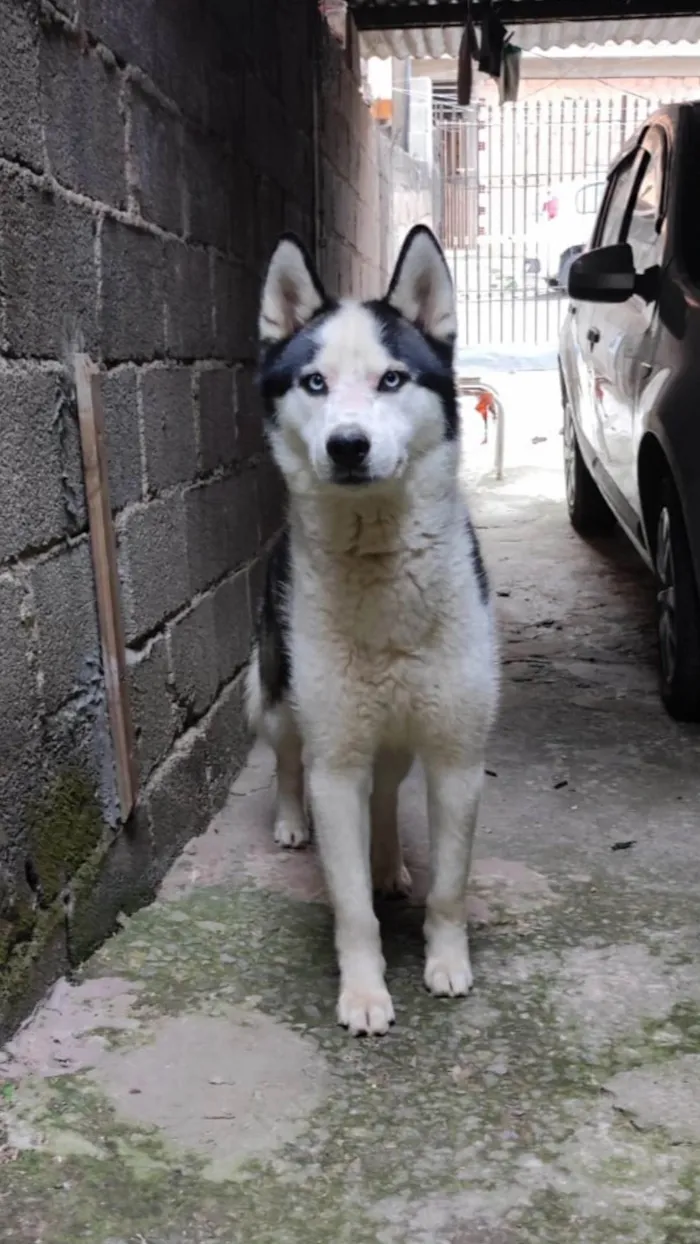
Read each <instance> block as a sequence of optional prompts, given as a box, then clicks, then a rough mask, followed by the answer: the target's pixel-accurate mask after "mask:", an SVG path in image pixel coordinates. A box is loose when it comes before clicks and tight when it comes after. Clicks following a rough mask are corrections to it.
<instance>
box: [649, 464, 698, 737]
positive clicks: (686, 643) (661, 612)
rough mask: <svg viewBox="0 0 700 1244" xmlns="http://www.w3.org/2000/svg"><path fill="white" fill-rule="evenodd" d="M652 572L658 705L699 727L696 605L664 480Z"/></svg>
mask: <svg viewBox="0 0 700 1244" xmlns="http://www.w3.org/2000/svg"><path fill="white" fill-rule="evenodd" d="M654 570H655V577H656V630H657V635H658V641H659V664H660V676H661V699H662V700H663V702H664V705H665V706H666V709H667V711H668V712H669V713H670V715H671V716H672V717H675V718H676V720H677V721H700V601H699V600H698V588H697V584H696V581H695V570H694V567H693V562H692V558H691V555H690V545H689V544H688V536H687V533H686V529H685V522H684V520H683V514H682V511H681V505H680V501H679V499H678V493H677V492H676V490H675V488H674V486H673V484H672V483H671V481H670V480H666V481H665V482H664V485H663V489H662V494H661V506H660V509H659V517H658V522H657V525H656V548H655V557H654Z"/></svg>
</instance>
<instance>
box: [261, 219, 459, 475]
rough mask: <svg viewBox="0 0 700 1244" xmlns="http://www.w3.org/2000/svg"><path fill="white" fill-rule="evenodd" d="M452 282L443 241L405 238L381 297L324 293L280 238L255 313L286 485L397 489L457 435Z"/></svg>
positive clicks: (302, 258)
mask: <svg viewBox="0 0 700 1244" xmlns="http://www.w3.org/2000/svg"><path fill="white" fill-rule="evenodd" d="M455 330H456V317H455V308H454V294H453V289H452V282H451V280H450V275H449V272H448V269H447V265H446V263H445V260H444V257H443V254H442V251H441V250H440V247H439V244H438V242H437V240H436V238H435V237H434V235H433V234H432V233H431V232H430V230H429V229H426V228H425V227H423V226H421V225H419V226H417V227H416V228H414V229H413V230H411V232H410V233H409V235H408V237H407V238H406V241H405V242H404V245H403V248H402V250H401V254H400V255H399V258H398V261H397V264H396V268H395V271H394V275H393V277H392V279H391V282H390V284H389V289H388V291H387V293H386V295H385V297H384V298H382V299H378V300H376V301H373V302H365V303H360V302H346V301H341V302H334V301H332V300H331V299H329V298H328V297H327V296H326V294H325V292H324V290H323V287H322V285H321V283H320V281H319V279H318V277H317V275H316V273H315V272H314V270H313V267H312V266H311V263H310V260H309V257H308V255H307V253H306V251H305V249H304V248H303V246H302V245H301V244H300V243H299V242H298V241H297V240H296V239H295V238H293V237H290V236H288V235H286V236H285V237H283V238H282V239H281V240H280V242H279V243H278V245H277V248H276V250H275V252H274V254H273V256H272V259H271V261H270V265H269V268H268V271H267V276H266V279H265V285H264V289H263V295H262V303H261V309H260V339H261V387H262V392H263V397H264V399H265V406H266V412H267V418H268V432H269V436H270V439H271V443H272V448H273V452H274V454H275V457H276V459H277V462H278V464H279V466H280V468H281V470H282V472H283V473H284V475H285V476H286V477H287V479H288V481H289V483H290V486H291V487H292V488H294V487H295V486H297V487H302V488H304V489H305V490H308V489H310V488H311V489H312V488H315V487H318V488H323V489H327V488H334V489H337V488H343V489H346V490H347V489H349V488H352V489H356V488H368V487H377V486H382V487H386V486H389V485H391V484H392V483H394V484H396V485H400V481H401V480H402V478H403V477H404V476H405V473H406V471H407V468H408V467H409V466H410V464H411V463H412V462H413V461H416V460H417V459H419V458H420V457H421V456H423V455H425V454H427V453H428V452H430V450H431V449H432V448H434V447H435V446H437V445H439V444H441V443H442V442H444V441H446V440H448V441H449V440H454V439H455V438H456V436H457V422H458V415H457V401H456V395H455V386H454V377H453V371H452V361H453V348H454V339H455Z"/></svg>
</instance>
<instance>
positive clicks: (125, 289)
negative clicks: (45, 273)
mask: <svg viewBox="0 0 700 1244" xmlns="http://www.w3.org/2000/svg"><path fill="white" fill-rule="evenodd" d="M163 287H164V255H163V243H162V242H161V240H160V238H158V237H155V236H154V235H153V234H151V233H147V232H146V231H145V230H143V229H137V228H133V227H132V226H131V225H123V224H121V223H119V222H118V221H115V220H109V219H106V220H105V222H104V226H103V230H102V346H103V350H104V355H105V358H106V359H107V360H109V361H113V362H121V361H127V360H129V361H134V362H141V361H145V360H149V359H154V358H157V357H158V356H160V355H162V354H163V353H164V350H165V314H164V302H165V299H164V293H163Z"/></svg>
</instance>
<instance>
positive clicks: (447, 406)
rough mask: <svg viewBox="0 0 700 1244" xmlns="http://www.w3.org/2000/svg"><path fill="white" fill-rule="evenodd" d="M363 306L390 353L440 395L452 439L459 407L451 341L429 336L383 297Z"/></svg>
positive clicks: (449, 439) (421, 381) (455, 431)
mask: <svg viewBox="0 0 700 1244" xmlns="http://www.w3.org/2000/svg"><path fill="white" fill-rule="evenodd" d="M364 306H365V307H366V308H367V310H368V311H370V312H371V314H372V315H373V316H374V318H375V320H376V321H377V323H378V325H379V329H380V332H381V335H382V339H383V341H384V343H385V345H386V347H387V349H388V350H390V351H391V354H392V356H393V357H394V358H395V359H396V360H397V361H399V362H401V363H403V364H404V365H405V366H406V368H407V370H408V371H409V372H410V374H411V377H412V379H413V380H415V382H416V384H419V385H422V387H423V388H424V389H430V390H431V392H433V393H435V394H437V396H438V397H439V398H440V401H441V402H442V408H443V411H444V415H445V437H446V439H447V440H448V441H453V440H454V439H455V438H456V436H457V433H458V431H459V407H458V404H457V393H456V390H455V381H454V373H453V370H452V360H453V354H454V346H453V343H452V342H449V341H447V342H446V341H437V340H436V338H434V337H430V336H428V334H427V333H424V332H423V331H422V330H421V329H420V328H417V327H416V326H415V325H414V324H410V323H409V321H408V320H406V319H405V318H404V317H403V316H402V315H401V314H400V312H398V311H396V310H395V309H394V308H393V307H392V306H390V304H389V303H388V302H386V300H385V299H383V298H378V299H375V300H373V301H372V302H366V303H365V304H364Z"/></svg>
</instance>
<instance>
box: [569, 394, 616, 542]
mask: <svg viewBox="0 0 700 1244" xmlns="http://www.w3.org/2000/svg"><path fill="white" fill-rule="evenodd" d="M563 405H564V475H565V480H566V506H567V509H568V511H569V519H570V521H571V526H572V527H573V528H574V531H577V532H578V534H579V535H580V536H604V535H609V533H610V532H611V531H613V530H614V528H615V522H616V520H615V515H614V514H613V512H612V510H611V509H610V507H609V505H608V504H607V502H606V501H605V499H604V497H603V496H602V494H601V491H600V489H599V488H598V485H597V484H596V482H595V480H594V479H593V476H592V475H591V473H590V471H589V470H588V467H587V466H586V464H585V462H584V460H583V455H582V453H581V450H580V448H579V443H578V438H577V436H576V428H575V427H574V416H573V412H572V410H571V403H570V401H569V398H568V397H567V395H566V394H564V398H563Z"/></svg>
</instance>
